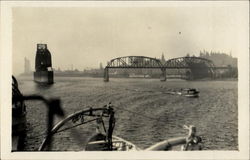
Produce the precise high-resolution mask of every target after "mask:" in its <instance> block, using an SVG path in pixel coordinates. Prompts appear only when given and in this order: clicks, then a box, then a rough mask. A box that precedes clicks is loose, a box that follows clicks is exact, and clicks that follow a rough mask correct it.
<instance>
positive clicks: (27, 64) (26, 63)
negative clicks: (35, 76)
mask: <svg viewBox="0 0 250 160" xmlns="http://www.w3.org/2000/svg"><path fill="white" fill-rule="evenodd" d="M30 68H31V67H30V61H29V60H28V59H27V58H26V57H25V58H24V73H25V74H29V73H31V69H30Z"/></svg>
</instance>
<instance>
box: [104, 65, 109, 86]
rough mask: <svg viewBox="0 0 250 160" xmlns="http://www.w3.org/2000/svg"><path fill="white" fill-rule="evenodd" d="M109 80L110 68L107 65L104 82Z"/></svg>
mask: <svg viewBox="0 0 250 160" xmlns="http://www.w3.org/2000/svg"><path fill="white" fill-rule="evenodd" d="M108 81H109V69H108V68H107V67H106V68H105V69H104V82H108Z"/></svg>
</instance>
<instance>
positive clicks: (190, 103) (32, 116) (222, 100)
mask: <svg viewBox="0 0 250 160" xmlns="http://www.w3.org/2000/svg"><path fill="white" fill-rule="evenodd" d="M17 80H18V82H19V88H20V90H21V92H22V93H23V94H24V95H29V94H39V95H43V96H45V97H47V98H60V99H61V103H62V107H63V109H64V111H65V114H66V115H69V114H71V113H74V112H76V111H78V110H82V109H85V108H88V107H90V106H91V107H102V106H103V105H105V104H107V103H108V102H112V104H113V105H114V109H115V117H116V126H115V130H114V135H117V136H119V137H122V138H124V139H126V140H128V141H130V142H132V143H134V144H135V145H137V146H138V147H140V148H147V147H149V146H150V145H153V144H154V143H156V142H159V141H162V140H165V139H169V138H173V137H178V136H185V135H187V131H186V130H184V129H183V128H182V126H183V125H184V124H186V125H191V124H192V125H195V126H196V127H197V135H200V136H201V137H202V140H203V142H202V144H203V147H204V148H203V149H204V150H237V149H238V98H237V97H238V94H237V93H238V91H237V84H238V82H237V81H181V80H168V81H166V82H160V80H158V79H122V78H114V79H112V78H111V79H110V82H108V83H106V82H103V79H102V78H82V77H55V83H54V84H53V85H51V86H50V87H41V86H39V85H37V84H36V83H34V82H33V80H32V78H31V77H30V78H29V77H17ZM180 88H196V89H198V90H199V91H200V96H199V98H187V97H183V96H178V95H169V94H165V93H164V92H165V91H168V90H170V89H180ZM26 104H27V121H28V125H27V130H28V131H27V140H26V148H25V149H26V150H37V149H38V147H39V145H40V144H41V142H42V139H43V136H42V134H43V133H44V132H45V131H46V114H47V110H46V107H45V106H44V105H43V104H42V103H40V102H35V101H30V102H26ZM59 120H60V119H57V121H59ZM93 126H94V125H93ZM93 133H94V127H91V126H88V127H85V128H84V127H78V128H75V129H73V131H67V132H61V133H58V134H57V135H56V137H55V139H54V144H53V147H54V149H53V150H61V151H79V150H82V149H83V148H84V145H85V143H86V140H87V139H88V138H89V137H90V136H91V135H93Z"/></svg>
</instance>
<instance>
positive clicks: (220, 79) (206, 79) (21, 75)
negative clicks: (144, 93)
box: [17, 74, 238, 81]
mask: <svg viewBox="0 0 250 160" xmlns="http://www.w3.org/2000/svg"><path fill="white" fill-rule="evenodd" d="M17 77H31V78H33V74H28V75H24V74H20V75H18V76H17ZM54 77H84V78H103V77H102V76H83V75H70V74H69V75H54ZM110 78H124V79H159V78H158V77H157V78H155V77H146V78H145V77H121V76H119V77H112V76H110ZM174 80H178V81H179V80H183V81H238V78H216V79H210V78H203V79H194V80H185V79H177V78H169V79H168V78H167V81H174Z"/></svg>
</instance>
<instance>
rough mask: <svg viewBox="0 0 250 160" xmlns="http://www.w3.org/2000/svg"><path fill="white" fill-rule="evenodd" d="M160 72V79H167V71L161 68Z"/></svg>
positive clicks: (163, 80)
mask: <svg viewBox="0 0 250 160" xmlns="http://www.w3.org/2000/svg"><path fill="white" fill-rule="evenodd" d="M161 71H162V74H161V81H162V82H165V81H166V80H167V77H166V75H167V72H166V68H161Z"/></svg>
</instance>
